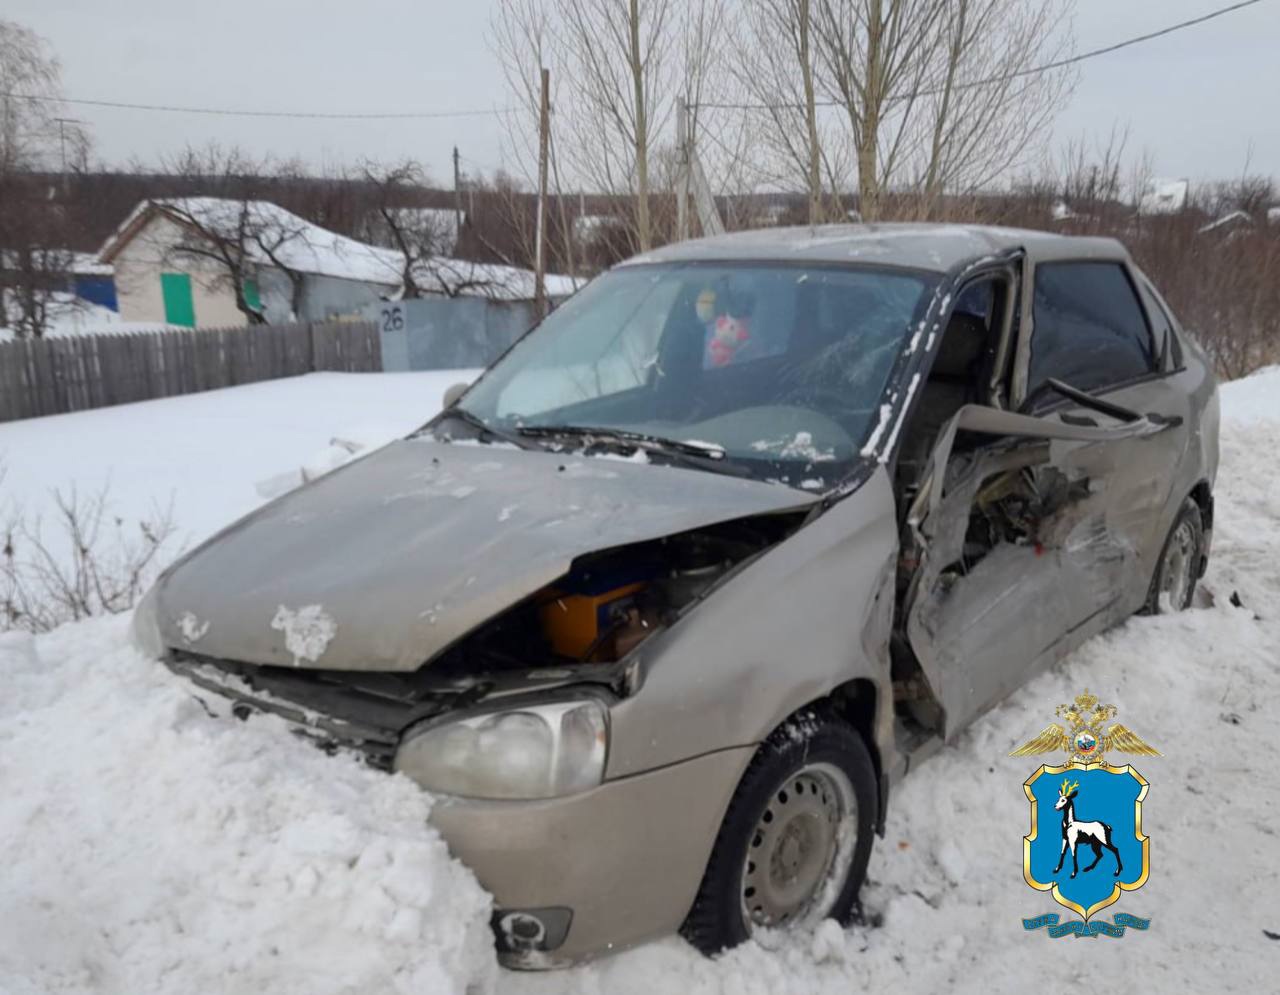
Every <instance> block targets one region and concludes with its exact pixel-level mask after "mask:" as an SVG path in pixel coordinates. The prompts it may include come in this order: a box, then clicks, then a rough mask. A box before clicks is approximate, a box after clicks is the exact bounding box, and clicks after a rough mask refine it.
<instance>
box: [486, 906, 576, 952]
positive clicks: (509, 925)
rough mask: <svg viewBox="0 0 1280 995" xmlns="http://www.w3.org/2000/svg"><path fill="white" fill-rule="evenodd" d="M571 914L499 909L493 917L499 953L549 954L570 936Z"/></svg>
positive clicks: (569, 911)
mask: <svg viewBox="0 0 1280 995" xmlns="http://www.w3.org/2000/svg"><path fill="white" fill-rule="evenodd" d="M572 921H573V910H572V909H566V908H549V909H498V910H497V911H495V912H494V913H493V920H492V924H493V934H494V938H495V939H496V941H497V946H498V952H499V953H531V952H534V951H550V950H555V949H556V948H557V947H559V946H561V945H562V944H563V943H564V941H565V938H566V937H567V936H568V935H569V924H570V923H571V922H572Z"/></svg>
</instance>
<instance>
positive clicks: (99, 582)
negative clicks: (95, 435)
mask: <svg viewBox="0 0 1280 995" xmlns="http://www.w3.org/2000/svg"><path fill="white" fill-rule="evenodd" d="M0 479H3V478H2V476H0ZM53 503H54V513H53V515H52V521H50V522H47V523H46V522H45V521H44V519H43V518H42V517H41V516H35V517H27V516H25V515H23V513H22V512H21V510H18V509H15V510H13V511H11V513H10V515H9V517H8V519H7V521H6V522H5V523H4V524H3V526H0V631H6V630H10V629H24V630H26V631H29V632H48V631H49V630H50V629H54V628H56V627H57V626H59V625H62V624H63V623H65V622H75V621H79V620H81V619H85V618H90V617H92V616H95V615H107V614H112V615H114V614H119V613H120V612H125V611H128V610H129V609H130V608H132V607H133V606H134V604H135V603H136V602H137V600H138V598H139V597H141V595H142V594H143V592H144V591H145V590H146V589H147V587H148V586H149V585H150V584H151V582H152V581H153V580H154V579H155V577H156V574H157V573H158V572H159V570H160V568H161V565H162V561H163V560H164V558H165V554H166V553H167V552H169V543H170V540H171V539H172V538H173V536H174V532H175V526H174V523H173V516H172V509H171V508H165V509H155V510H154V511H153V512H152V514H151V515H149V516H147V517H146V518H143V519H140V520H138V521H136V522H127V521H126V520H125V519H123V518H120V517H118V516H116V515H114V514H113V513H112V512H111V511H110V505H109V501H108V490H107V488H105V487H104V488H103V489H102V490H100V491H98V492H97V493H95V494H93V495H92V496H89V497H85V496H83V495H81V494H80V493H79V492H78V491H77V489H76V488H74V487H73V488H71V489H70V490H69V491H56V492H54V494H53Z"/></svg>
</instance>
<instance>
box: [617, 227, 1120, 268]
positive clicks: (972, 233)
mask: <svg viewBox="0 0 1280 995" xmlns="http://www.w3.org/2000/svg"><path fill="white" fill-rule="evenodd" d="M1011 249H1026V250H1027V251H1028V252H1030V253H1032V254H1033V255H1035V256H1036V257H1038V258H1055V257H1059V256H1061V257H1064V258H1078V257H1081V256H1085V257H1097V258H1104V259H1123V258H1125V257H1126V253H1125V249H1124V247H1123V246H1122V245H1121V244H1120V243H1119V242H1117V241H1116V240H1115V239H1110V238H1085V237H1080V236H1074V235H1060V234H1057V233H1055V232H1044V231H1031V230H1027V229H1020V228H996V227H990V226H983V225H937V224H880V225H820V226H818V227H812V228H811V227H809V226H807V225H806V226H801V227H794V228H765V229H757V230H754V231H744V232H734V233H732V234H729V235H717V236H714V237H712V238H703V239H697V240H695V241H691V242H680V243H678V244H675V245H668V246H666V247H664V248H661V249H656V250H654V251H653V252H648V253H645V254H644V255H641V256H636V257H635V258H633V259H629V260H627V262H626V263H623V265H624V266H625V265H633V264H637V263H651V262H697V261H716V260H731V259H732V260H752V259H759V260H771V261H777V260H794V261H797V262H816V263H855V262H860V263H874V264H879V265H883V266H901V267H906V268H911V269H921V270H932V271H934V272H939V273H945V272H946V271H948V270H950V269H953V268H955V267H956V266H959V265H960V264H962V263H965V262H968V261H970V260H973V259H980V258H982V257H984V256H990V255H994V254H996V253H1000V252H1006V251H1009V250H1011Z"/></svg>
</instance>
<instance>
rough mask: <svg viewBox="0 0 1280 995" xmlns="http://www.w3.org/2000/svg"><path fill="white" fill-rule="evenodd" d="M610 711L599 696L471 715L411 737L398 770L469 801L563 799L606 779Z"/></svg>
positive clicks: (398, 755) (400, 756) (403, 746)
mask: <svg viewBox="0 0 1280 995" xmlns="http://www.w3.org/2000/svg"><path fill="white" fill-rule="evenodd" d="M608 740H609V729H608V710H607V709H606V708H605V706H604V703H603V702H601V701H599V700H597V699H595V698H587V697H583V698H577V699H574V700H572V701H558V702H548V703H545V704H535V705H529V706H526V707H522V708H512V709H511V710H509V711H501V712H488V713H484V714H479V715H464V716H461V717H459V718H457V719H453V720H452V721H449V722H445V723H441V724H439V725H432V726H428V727H427V728H425V729H423V730H422V731H421V732H417V733H412V732H411V733H410V734H409V735H408V736H407V737H406V738H405V741H404V742H403V743H402V744H401V746H400V749H399V751H398V752H397V753H396V770H398V771H401V772H403V773H404V774H407V775H408V776H409V777H411V778H413V779H414V780H415V781H417V782H418V783H419V784H420V785H422V786H423V787H424V788H426V789H427V790H428V791H437V792H440V793H441V794H448V795H461V796H463V797H467V798H494V799H501V798H506V799H516V798H520V799H532V798H558V797H560V796H562V795H572V794H576V793H577V792H579V791H586V790H587V789H589V788H594V787H595V786H596V785H598V784H600V782H601V781H602V780H603V779H604V761H605V754H606V752H607V750H608Z"/></svg>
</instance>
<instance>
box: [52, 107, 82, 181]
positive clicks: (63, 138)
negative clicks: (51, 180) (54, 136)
mask: <svg viewBox="0 0 1280 995" xmlns="http://www.w3.org/2000/svg"><path fill="white" fill-rule="evenodd" d="M54 120H55V121H57V122H58V145H59V146H60V147H61V150H62V195H63V196H64V197H66V196H67V195H68V194H69V193H70V189H71V178H70V176H69V175H68V174H67V125H69V124H79V123H80V122H79V121H77V120H74V119H73V118H69V117H59V118H54Z"/></svg>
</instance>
